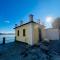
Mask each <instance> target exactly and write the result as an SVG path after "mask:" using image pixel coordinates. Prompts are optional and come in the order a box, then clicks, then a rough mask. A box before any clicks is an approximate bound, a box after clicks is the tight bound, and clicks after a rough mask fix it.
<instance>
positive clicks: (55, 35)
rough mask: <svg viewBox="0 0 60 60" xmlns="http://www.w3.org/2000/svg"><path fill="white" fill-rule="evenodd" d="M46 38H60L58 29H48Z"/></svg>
mask: <svg viewBox="0 0 60 60" xmlns="http://www.w3.org/2000/svg"><path fill="white" fill-rule="evenodd" d="M46 38H47V39H49V40H59V30H58V29H46Z"/></svg>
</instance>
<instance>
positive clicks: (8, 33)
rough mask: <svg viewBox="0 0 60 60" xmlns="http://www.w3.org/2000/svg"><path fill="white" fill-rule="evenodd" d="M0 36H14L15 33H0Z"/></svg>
mask: <svg viewBox="0 0 60 60" xmlns="http://www.w3.org/2000/svg"><path fill="white" fill-rule="evenodd" d="M0 35H15V33H0Z"/></svg>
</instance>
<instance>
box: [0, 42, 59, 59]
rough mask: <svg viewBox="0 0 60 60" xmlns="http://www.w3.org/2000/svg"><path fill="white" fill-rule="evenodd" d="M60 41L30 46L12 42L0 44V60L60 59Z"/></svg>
mask: <svg viewBox="0 0 60 60" xmlns="http://www.w3.org/2000/svg"><path fill="white" fill-rule="evenodd" d="M59 46H60V42H59V41H51V42H49V44H47V43H46V45H45V44H44V43H39V44H38V45H34V46H30V45H27V44H25V43H20V42H13V43H8V44H4V45H3V44H2V45H0V60H49V59H50V60H60V47H59Z"/></svg>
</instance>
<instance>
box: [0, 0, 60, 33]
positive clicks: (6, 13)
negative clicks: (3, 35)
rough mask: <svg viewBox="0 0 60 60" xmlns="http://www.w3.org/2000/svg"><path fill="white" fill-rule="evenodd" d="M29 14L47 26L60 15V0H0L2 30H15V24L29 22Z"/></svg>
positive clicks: (0, 28)
mask: <svg viewBox="0 0 60 60" xmlns="http://www.w3.org/2000/svg"><path fill="white" fill-rule="evenodd" d="M29 14H33V15H34V21H38V20H39V19H40V21H41V22H42V24H44V25H45V26H46V27H47V28H50V27H51V22H52V20H54V18H56V17H60V0H0V32H14V29H13V28H14V27H15V24H18V25H19V23H20V21H21V20H23V21H24V22H27V21H28V19H29V17H28V16H29Z"/></svg>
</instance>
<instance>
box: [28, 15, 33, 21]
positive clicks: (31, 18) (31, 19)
mask: <svg viewBox="0 0 60 60" xmlns="http://www.w3.org/2000/svg"><path fill="white" fill-rule="evenodd" d="M29 20H30V22H31V21H33V15H32V14H30V15H29Z"/></svg>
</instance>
